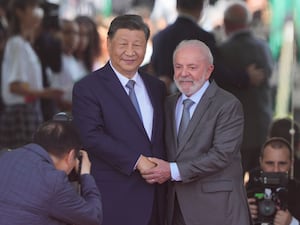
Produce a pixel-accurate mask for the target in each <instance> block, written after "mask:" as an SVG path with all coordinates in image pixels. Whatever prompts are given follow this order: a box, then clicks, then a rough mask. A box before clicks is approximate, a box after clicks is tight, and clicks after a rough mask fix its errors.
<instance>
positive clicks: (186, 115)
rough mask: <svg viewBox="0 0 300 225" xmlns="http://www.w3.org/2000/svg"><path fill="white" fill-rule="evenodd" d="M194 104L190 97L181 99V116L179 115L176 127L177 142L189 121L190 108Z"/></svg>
mask: <svg viewBox="0 0 300 225" xmlns="http://www.w3.org/2000/svg"><path fill="white" fill-rule="evenodd" d="M193 104H194V102H193V101H192V100H191V99H188V98H187V99H185V100H184V101H183V111H182V116H181V121H180V125H179V129H178V136H177V140H178V142H179V141H180V139H181V138H182V136H183V134H184V132H185V130H186V128H187V126H188V124H189V122H190V108H191V106H192V105H193Z"/></svg>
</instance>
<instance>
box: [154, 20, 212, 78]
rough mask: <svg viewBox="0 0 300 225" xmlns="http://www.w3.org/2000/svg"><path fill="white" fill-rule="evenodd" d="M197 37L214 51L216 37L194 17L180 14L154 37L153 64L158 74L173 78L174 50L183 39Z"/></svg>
mask: <svg viewBox="0 0 300 225" xmlns="http://www.w3.org/2000/svg"><path fill="white" fill-rule="evenodd" d="M186 39H197V40H200V41H203V42H204V43H205V44H206V45H207V46H208V47H209V48H210V49H211V51H212V52H213V53H214V51H215V48H216V46H215V45H216V43H215V38H214V36H213V35H212V34H211V33H208V32H207V31H205V30H203V29H202V28H201V27H199V25H198V24H197V23H196V22H194V21H193V20H192V19H190V18H187V17H184V16H179V17H178V18H177V19H176V21H175V22H174V23H173V24H171V25H169V26H168V27H166V28H165V29H164V30H162V31H160V32H159V33H157V34H156V35H155V36H154V37H153V53H152V57H151V65H152V66H153V69H154V72H155V74H156V75H158V76H162V75H165V76H169V77H170V78H171V80H173V74H174V70H173V62H172V59H173V51H174V50H175V48H176V46H177V45H178V44H179V43H180V42H181V41H183V40H186Z"/></svg>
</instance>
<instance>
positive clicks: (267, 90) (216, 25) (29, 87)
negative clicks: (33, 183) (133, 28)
mask: <svg viewBox="0 0 300 225" xmlns="http://www.w3.org/2000/svg"><path fill="white" fill-rule="evenodd" d="M231 2H233V1H232V0H205V1H204V3H203V7H200V8H201V9H199V15H193V13H191V12H190V11H189V10H186V9H185V7H186V6H182V7H178V6H176V1H175V0H168V1H163V0H156V1H154V0H152V1H149V0H148V1H146V0H126V1H125V0H124V1H116V0H99V1H89V0H85V1H83V0H60V1H59V0H57V1H54V0H52V1H50V0H48V1H47V0H43V1H38V0H1V1H0V60H1V64H0V66H1V115H0V146H1V147H2V148H14V147H17V146H20V145H22V144H25V143H27V142H28V141H29V140H30V138H31V135H32V132H33V131H34V130H35V129H36V128H37V126H38V124H40V123H41V122H42V121H46V120H48V119H50V118H51V117H52V116H53V115H54V114H55V113H57V112H60V111H66V112H71V110H72V89H73V85H74V83H75V82H77V81H78V80H80V79H81V78H82V77H84V76H86V75H88V74H89V73H90V72H92V71H95V70H97V69H98V68H100V67H102V66H104V65H105V64H106V63H107V61H108V60H109V56H108V53H107V49H106V39H107V29H108V27H109V25H110V22H111V20H112V19H113V18H114V17H115V16H116V15H120V14H125V13H130V14H139V15H141V16H142V17H143V19H144V21H145V22H146V23H147V24H148V26H149V27H150V30H151V36H150V39H149V42H148V46H147V51H146V55H145V58H144V62H143V63H142V65H141V66H142V67H141V69H142V70H144V71H147V72H148V73H149V74H151V75H154V76H157V77H159V78H160V79H161V80H163V81H164V82H165V83H166V85H167V87H168V91H169V93H170V94H171V93H174V92H176V91H177V90H176V88H175V85H174V83H173V78H172V74H173V71H172V70H173V68H172V64H171V61H172V52H173V50H174V49H173V48H174V47H175V46H176V45H177V44H178V42H179V41H180V39H189V38H195V39H199V38H198V37H196V36H195V35H196V33H197V32H198V31H195V32H194V31H193V32H194V34H192V32H190V33H191V36H189V35H190V34H189V32H188V31H187V29H186V30H182V32H181V33H182V34H183V36H181V37H179V36H178V35H175V36H174V38H173V37H171V38H170V41H169V40H168V38H167V37H168V36H165V37H164V38H165V39H164V38H162V36H164V35H165V34H163V33H167V32H168V29H169V30H170V29H171V28H170V27H172V26H174V27H176V26H177V24H176V23H178V21H179V20H181V19H182V18H183V17H184V18H190V19H191V20H192V21H194V22H196V23H195V24H194V25H196V27H195V29H198V28H199V29H200V30H201V31H200V33H199V35H200V36H201V35H204V36H203V39H204V42H206V44H207V45H208V46H209V47H210V48H211V50H212V53H213V55H214V58H215V67H216V68H215V72H214V73H215V74H214V75H213V78H214V79H215V80H216V81H217V82H218V84H219V85H220V86H221V87H223V88H224V89H227V90H228V91H230V92H232V93H233V94H235V95H236V96H237V97H238V98H239V100H240V101H241V102H242V104H243V107H244V111H245V118H246V122H245V124H246V125H245V126H246V127H245V130H246V132H245V135H244V136H245V137H244V147H245V149H244V150H243V149H242V153H243V151H245V152H247V151H249V149H247V148H249V146H251V147H250V148H260V146H261V144H262V143H263V141H264V140H265V137H266V135H267V130H268V128H269V126H270V124H271V120H272V118H273V116H274V105H275V104H276V102H275V96H276V87H277V82H276V81H275V82H273V83H272V82H271V81H272V79H271V78H272V77H274V75H273V74H275V73H276V72H277V71H278V70H279V69H278V60H279V55H280V53H279V52H280V50H278V48H279V49H280V48H281V44H278V42H275V41H274V40H273V39H272V38H273V37H274V33H272V32H274V27H275V25H276V24H274V23H275V22H276V20H277V17H274V15H273V14H272V13H274V12H276V11H278V4H283V1H276V0H269V1H268V0H260V1H255V0H240V2H242V3H243V4H245V5H246V7H247V12H246V14H247V15H245V16H246V17H247V20H245V24H244V25H243V26H242V27H239V28H238V29H236V28H234V29H232V28H230V26H233V25H232V24H230V22H228V21H230V20H231V23H236V21H238V20H240V19H241V17H240V16H242V17H243V15H241V14H240V13H241V11H239V9H238V10H237V11H234V12H230V13H227V15H226V8H227V6H228V5H229V4H230V3H231ZM280 2H281V3H280ZM284 5H288V6H286V7H285V8H286V10H285V11H284V12H282V14H284V15H281V14H280V15H281V17H280V18H281V19H282V18H283V19H282V20H284V21H287V20H291V18H292V12H291V11H292V8H293V7H291V5H292V1H287V2H286V3H285V4H284ZM28 6H29V7H28ZM297 7H299V6H298V5H297V6H296V8H297ZM242 14H243V12H242ZM226 16H227V17H228V18H226ZM234 17H236V18H234ZM248 17H249V18H248ZM226 19H227V23H226ZM294 21H295V25H296V26H297V25H299V24H298V22H297V18H296V19H294ZM281 22H282V21H281ZM277 24H279V22H277ZM194 25H193V26H194ZM281 25H282V23H281ZM183 26H185V25H183ZM278 26H279V25H278ZM174 29H175V28H174ZM180 29H181V28H180ZM189 29H190V28H189ZM166 30H167V31H166ZM244 30H251V35H250V34H249V36H247V37H246V39H247V38H252V34H253V35H254V36H255V37H254V36H253V42H256V41H257V40H258V39H259V40H261V41H262V43H263V44H262V46H264V47H263V48H264V49H265V50H263V51H262V52H261V53H259V52H252V53H253V57H254V56H255V55H259V56H262V55H264V54H266V57H264V56H262V57H261V59H258V58H257V57H256V58H257V60H258V61H255V62H254V61H253V62H249V63H248V61H249V60H250V61H251V59H245V60H246V61H247V60H248V61H247V63H248V64H247V63H246V61H245V60H244V61H243V55H245V54H244V51H248V53H249V54H252V53H250V51H251V49H252V50H253V49H254V48H252V47H251V43H250V42H251V41H250V42H248V44H249V43H250V44H249V46H250V47H249V49H247V48H245V47H243V46H242V49H241V52H240V53H238V50H237V51H232V52H234V53H235V56H232V55H230V51H229V52H227V50H226V48H227V44H228V42H229V40H230V41H232V39H233V38H232V37H233V36H234V35H233V33H236V32H238V33H242V32H244ZM275 30H276V29H275ZM277 30H278V29H277ZM233 31H234V32H233ZM179 33H180V31H179ZM193 35H194V36H195V37H194V36H193ZM197 35H198V33H197ZM171 39H172V40H171ZM177 39H178V40H177ZM200 39H201V38H200ZM246 39H245V40H246ZM251 40H252V39H251ZM245 42H247V41H245ZM258 42H259V43H260V41H258ZM233 43H235V42H233ZM241 43H242V42H241ZM274 43H276V44H274ZM172 45H174V46H172ZM255 45H256V44H255ZM258 45H260V44H258ZM230 48H235V50H236V48H238V47H237V46H234V45H233V46H231V47H230ZM239 54H240V55H239ZM234 57H236V58H237V59H235V58H234ZM250 58H251V57H250ZM225 59H226V60H225ZM229 59H232V60H233V62H230V60H229ZM235 60H241V62H240V63H236V61H235ZM169 64H170V65H169ZM232 64H239V65H243V64H245V65H244V68H242V66H241V67H237V66H236V65H232ZM260 64H263V66H261V65H260ZM168 67H170V68H168ZM218 74H219V75H218ZM220 74H222V76H220ZM232 74H235V76H236V77H233V76H232ZM238 75H239V76H240V77H238ZM241 77H244V78H241ZM243 79H244V80H243ZM295 84H296V85H297V82H295ZM292 89H293V88H292ZM290 107H291V108H292V111H293V112H298V111H300V110H299V108H300V106H299V107H298V106H297V104H295V105H293V104H291V106H290ZM297 107H298V108H297ZM290 115H291V114H288V115H286V116H290ZM295 117H296V118H298V117H299V115H298V114H295ZM247 127H248V128H247ZM247 130H248V131H247ZM255 134H256V135H255ZM257 136H259V138H256V137H257ZM249 137H252V138H249ZM247 140H248V143H249V146H246V145H247V144H246V143H245V142H247ZM254 140H256V141H257V140H260V141H257V143H256V144H255V145H254V142H256V141H254ZM256 152H257V153H258V152H259V151H258V150H256ZM251 154H252V153H251ZM255 158H257V157H256V156H255ZM247 169H248V168H247Z"/></svg>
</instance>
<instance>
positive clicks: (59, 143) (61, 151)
mask: <svg viewBox="0 0 300 225" xmlns="http://www.w3.org/2000/svg"><path fill="white" fill-rule="evenodd" d="M33 143H36V144H38V145H40V146H41V147H43V148H44V149H45V150H46V151H47V152H49V153H50V154H52V155H54V156H56V157H58V158H61V157H62V156H63V155H65V154H66V153H68V152H70V150H72V149H75V153H76V156H77V155H78V154H79V150H80V149H81V142H80V136H79V132H78V131H77V129H76V128H75V126H74V125H73V124H72V121H68V120H50V121H47V122H45V123H42V124H41V125H40V126H39V127H38V129H37V131H36V132H35V134H34V136H33Z"/></svg>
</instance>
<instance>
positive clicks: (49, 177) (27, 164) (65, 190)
mask: <svg viewBox="0 0 300 225" xmlns="http://www.w3.org/2000/svg"><path fill="white" fill-rule="evenodd" d="M80 149H81V143H80V137H79V134H78V132H77V130H76V128H75V127H74V126H73V125H72V123H71V122H70V121H58V120H51V121H48V122H45V123H43V124H41V125H40V126H39V128H38V129H37V131H36V132H35V134H34V137H33V140H32V143H30V144H27V145H24V146H21V147H19V148H17V149H14V150H11V151H6V152H4V153H3V154H2V155H1V157H0V180H1V182H0V193H1V195H0V209H1V210H0V224H14V225H17V224H30V225H41V224H48V225H50V224H53V225H54V224H72V225H87V224H88V225H100V224H101V223H102V203H101V195H100V192H99V190H98V188H97V186H96V183H95V180H94V178H93V177H92V176H91V175H90V169H91V162H90V160H89V158H88V154H87V152H85V151H83V150H80ZM79 155H80V157H81V159H82V165H81V170H80V182H81V195H79V194H78V193H77V192H76V190H75V189H74V187H73V185H72V184H71V182H70V181H69V179H68V174H70V172H71V171H72V170H73V169H74V167H76V166H77V167H78V166H79V160H78V157H79ZM78 172H79V170H78Z"/></svg>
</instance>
